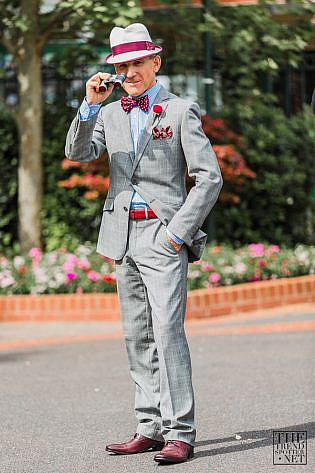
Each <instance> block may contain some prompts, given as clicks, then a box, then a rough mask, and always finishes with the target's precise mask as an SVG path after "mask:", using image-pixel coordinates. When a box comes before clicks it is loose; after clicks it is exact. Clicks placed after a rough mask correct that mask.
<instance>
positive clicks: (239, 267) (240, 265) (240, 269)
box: [234, 262, 246, 274]
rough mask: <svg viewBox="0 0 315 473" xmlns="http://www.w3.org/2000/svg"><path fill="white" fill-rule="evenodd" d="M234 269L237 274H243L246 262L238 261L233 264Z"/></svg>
mask: <svg viewBox="0 0 315 473" xmlns="http://www.w3.org/2000/svg"><path fill="white" fill-rule="evenodd" d="M234 271H235V272H236V273H237V274H243V273H245V271H246V264H244V263H242V262H240V263H237V264H236V265H235V266H234Z"/></svg>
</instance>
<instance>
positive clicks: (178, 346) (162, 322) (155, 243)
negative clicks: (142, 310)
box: [134, 220, 196, 446]
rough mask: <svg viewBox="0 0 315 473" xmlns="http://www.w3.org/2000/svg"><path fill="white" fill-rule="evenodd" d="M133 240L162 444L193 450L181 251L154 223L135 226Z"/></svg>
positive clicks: (185, 261) (184, 270) (184, 252)
mask: <svg viewBox="0 0 315 473" xmlns="http://www.w3.org/2000/svg"><path fill="white" fill-rule="evenodd" d="M141 225H142V228H140V227H141ZM136 240H137V246H136V249H135V251H134V261H135V263H136V264H137V267H138V268H139V270H140V273H141V276H142V279H143V281H144V283H145V285H146V288H147V291H148V297H149V302H150V306H151V308H152V318H153V330H154V339H155V342H156V345H157V351H158V359H159V369H160V410H161V415H162V435H163V437H164V439H165V440H181V441H183V442H186V443H189V444H191V445H193V446H194V442H195V437H196V430H195V425H194V393H193V387H192V370H191V360H190V353H189V347H188V343H187V339H186V336H185V331H184V317H185V311H186V298H187V268H188V255H187V247H186V246H185V245H184V246H183V247H182V248H181V249H180V250H179V252H177V251H176V250H175V249H174V248H173V247H172V245H171V243H170V242H169V241H167V239H166V235H165V227H164V225H163V224H162V223H161V222H160V221H159V220H151V221H150V223H149V221H147V222H144V223H143V224H141V223H139V224H138V228H137V239H136Z"/></svg>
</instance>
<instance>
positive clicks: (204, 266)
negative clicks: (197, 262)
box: [202, 263, 215, 274]
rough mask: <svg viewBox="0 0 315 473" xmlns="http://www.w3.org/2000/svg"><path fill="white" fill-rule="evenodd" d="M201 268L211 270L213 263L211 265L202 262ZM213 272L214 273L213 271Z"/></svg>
mask: <svg viewBox="0 0 315 473" xmlns="http://www.w3.org/2000/svg"><path fill="white" fill-rule="evenodd" d="M202 269H204V270H205V271H212V270H213V265H212V264H208V263H203V265H202ZM214 274H215V273H214Z"/></svg>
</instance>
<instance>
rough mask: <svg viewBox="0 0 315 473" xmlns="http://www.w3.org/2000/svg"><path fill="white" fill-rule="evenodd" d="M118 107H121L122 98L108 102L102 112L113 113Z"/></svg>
mask: <svg viewBox="0 0 315 473" xmlns="http://www.w3.org/2000/svg"><path fill="white" fill-rule="evenodd" d="M117 107H120V99H119V100H115V101H114V102H110V103H107V104H106V105H103V107H102V108H101V110H102V113H111V112H112V111H113V110H115V109H116V108H117Z"/></svg>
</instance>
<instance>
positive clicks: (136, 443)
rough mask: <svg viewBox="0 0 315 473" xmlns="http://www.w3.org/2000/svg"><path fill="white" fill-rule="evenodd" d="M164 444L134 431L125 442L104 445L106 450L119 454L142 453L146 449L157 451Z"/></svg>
mask: <svg viewBox="0 0 315 473" xmlns="http://www.w3.org/2000/svg"><path fill="white" fill-rule="evenodd" d="M163 446H164V442H159V441H158V440H153V439H150V438H148V437H144V435H141V434H138V433H135V434H134V436H133V437H132V439H130V440H128V442H126V443H112V444H110V445H106V450H107V451H108V452H113V453H121V454H127V455H128V454H132V453H142V452H147V451H149V450H150V451H154V452H155V451H157V450H161V449H162V448H163Z"/></svg>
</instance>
